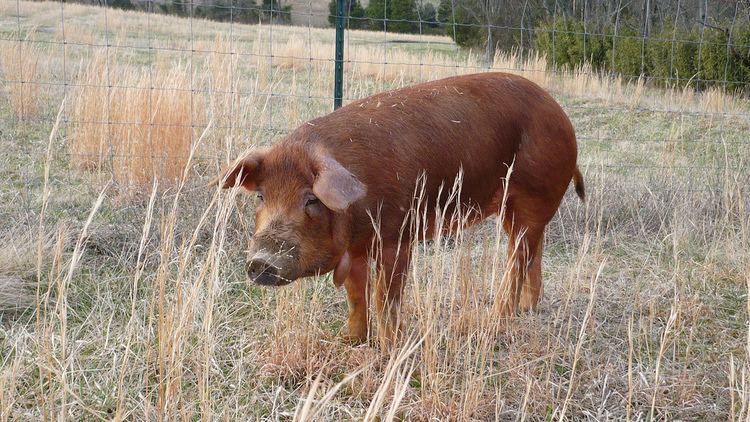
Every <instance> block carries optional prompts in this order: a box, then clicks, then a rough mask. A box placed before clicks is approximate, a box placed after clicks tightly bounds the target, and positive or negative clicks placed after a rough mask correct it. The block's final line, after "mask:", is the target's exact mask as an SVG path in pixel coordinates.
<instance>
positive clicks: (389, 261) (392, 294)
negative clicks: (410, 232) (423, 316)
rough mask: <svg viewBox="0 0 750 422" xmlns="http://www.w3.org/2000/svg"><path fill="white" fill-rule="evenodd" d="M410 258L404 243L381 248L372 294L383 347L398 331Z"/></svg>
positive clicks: (392, 340)
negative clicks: (402, 296)
mask: <svg viewBox="0 0 750 422" xmlns="http://www.w3.org/2000/svg"><path fill="white" fill-rule="evenodd" d="M410 256H411V250H410V246H409V244H408V243H407V244H404V245H401V246H400V247H399V246H393V247H384V248H383V251H382V254H381V256H380V259H379V261H380V262H379V265H378V266H377V269H378V271H377V275H376V277H377V281H376V283H375V293H374V294H375V308H376V311H377V313H378V337H379V339H380V342H381V344H382V345H384V346H388V345H391V344H392V343H393V342H394V341H395V340H396V339H397V337H398V335H399V332H400V328H401V324H400V322H399V313H400V308H401V293H402V292H403V290H404V281H405V280H406V275H407V273H408V270H409V258H410Z"/></svg>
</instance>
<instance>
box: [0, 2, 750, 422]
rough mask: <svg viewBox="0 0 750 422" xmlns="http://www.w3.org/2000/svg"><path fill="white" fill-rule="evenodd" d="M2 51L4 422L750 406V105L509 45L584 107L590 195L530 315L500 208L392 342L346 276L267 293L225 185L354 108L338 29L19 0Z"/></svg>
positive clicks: (248, 204) (421, 280)
mask: <svg viewBox="0 0 750 422" xmlns="http://www.w3.org/2000/svg"><path fill="white" fill-rule="evenodd" d="M0 38H1V39H2V41H0V72H2V86H1V87H0V89H2V91H1V92H0V145H1V146H2V154H1V155H0V180H2V184H0V221H3V222H4V223H3V225H2V226H1V227H0V238H1V239H2V242H0V306H2V309H1V310H0V420H2V421H9V420H14V421H15V420H49V419H72V420H98V419H116V420H145V419H157V420H176V419H190V420H194V419H199V418H200V419H226V420H248V419H249V420H256V419H261V420H295V419H296V420H362V419H365V420H392V419H400V420H494V419H498V420H518V419H520V420H626V419H629V420H676V419H679V420H725V419H731V420H741V419H746V418H748V417H749V416H750V355H749V354H748V353H749V349H748V347H750V334H749V332H748V322H747V321H748V308H750V298H748V288H749V287H750V253H748V251H750V192H749V191H748V186H750V185H749V183H750V168H749V166H748V161H749V160H748V157H750V103H749V102H748V101H747V99H743V98H742V97H739V96H732V95H728V94H724V93H721V92H719V91H707V92H702V93H699V92H694V91H693V90H691V89H674V90H664V89H657V88H653V87H651V86H650V85H649V84H647V83H644V82H643V81H629V80H622V79H619V78H613V77H608V76H604V75H598V74H596V73H595V72H592V71H591V70H590V69H585V68H584V69H577V70H559V71H548V70H546V69H547V66H546V62H545V60H544V58H543V57H536V56H534V55H528V56H524V58H520V57H519V55H516V54H513V53H508V54H499V55H498V57H497V59H496V60H495V64H494V69H495V70H503V71H510V72H514V73H519V74H522V75H525V76H527V77H529V78H530V79H532V80H534V81H536V82H537V83H539V84H540V85H542V86H544V87H546V88H548V89H549V90H550V91H551V92H552V93H553V95H554V96H555V97H556V98H557V100H558V101H559V102H560V103H561V104H562V105H563V108H564V109H565V110H566V112H567V113H568V114H569V116H570V118H571V120H572V121H573V124H574V126H575V128H576V131H577V134H578V140H579V161H580V165H581V168H582V170H583V171H584V173H585V178H586V184H587V190H588V199H587V201H586V202H585V203H580V202H579V201H578V200H577V198H575V195H573V194H572V193H569V194H568V195H567V196H566V198H565V201H564V202H563V204H562V206H561V208H560V210H559V212H558V214H557V216H556V217H555V219H554V220H553V222H552V223H551V224H550V226H549V229H548V232H547V236H546V251H545V256H544V280H545V290H544V296H543V299H542V302H541V305H540V307H539V309H538V311H537V312H536V313H533V314H528V315H522V316H519V317H515V318H511V319H501V318H498V317H497V313H496V312H493V309H494V308H495V300H496V298H497V296H498V294H499V293H498V292H499V289H500V286H499V284H500V280H501V279H502V274H503V272H504V268H505V267H504V260H505V255H504V254H505V252H504V251H505V242H506V239H505V237H504V236H502V235H501V234H500V233H501V230H500V227H499V224H498V221H497V220H496V219H490V220H489V221H487V222H485V223H484V224H482V225H479V226H475V227H472V228H471V229H467V230H463V231H461V232H459V233H456V234H455V236H454V237H453V238H452V239H444V238H441V239H436V240H435V241H432V242H427V243H422V244H418V245H416V249H415V251H416V252H415V258H414V262H413V265H412V268H411V270H410V275H409V285H408V287H407V295H406V300H405V303H404V306H403V315H404V318H405V326H406V327H407V330H406V333H405V336H404V337H405V338H404V340H403V342H402V344H400V345H399V346H398V347H395V348H394V349H393V350H383V349H381V348H379V347H378V346H377V345H376V344H374V343H373V344H364V345H350V344H347V343H346V342H345V341H343V340H342V338H341V331H342V329H343V328H344V322H345V317H346V300H345V294H344V293H343V291H339V290H336V289H335V288H334V286H333V283H332V282H331V280H330V276H323V277H319V278H317V279H306V280H300V281H298V282H296V283H294V284H292V285H291V286H289V287H287V288H280V289H265V288H260V287H256V286H249V285H247V284H246V282H245V278H244V267H243V263H244V256H243V250H244V248H245V245H246V242H247V239H248V234H249V233H250V232H251V228H252V218H251V217H252V214H253V208H254V206H255V200H254V199H253V197H252V195H244V194H242V193H241V192H222V193H218V192H216V191H215V190H213V189H208V188H206V187H205V186H204V185H205V183H206V182H207V181H208V180H209V179H210V178H212V177H214V176H215V175H217V174H218V172H219V168H220V167H221V166H222V165H224V164H225V163H227V162H228V161H230V160H232V159H234V158H235V157H236V156H237V155H239V154H241V153H242V152H243V151H245V150H247V149H250V148H253V147H255V146H258V145H268V144H271V143H273V142H275V141H277V140H278V139H280V138H281V137H282V136H283V135H284V133H287V132H288V131H289V130H291V129H293V128H294V127H296V126H298V125H299V124H301V123H302V122H304V121H306V120H308V119H310V118H313V117H315V116H320V115H322V114H325V113H327V112H329V111H331V109H332V99H331V94H332V92H333V86H332V81H333V65H332V62H331V61H330V58H331V57H333V32H332V31H331V30H327V29H314V28H305V27H280V26H272V27H270V26H244V25H231V26H230V25H228V24H223V23H215V22H207V21H199V20H187V19H181V18H175V17H168V16H149V15H147V14H142V13H134V12H122V11H116V10H111V9H109V10H106V9H103V8H96V7H87V6H80V5H72V4H62V3H47V2H33V3H31V2H15V1H13V2H4V3H2V4H0ZM393 41H398V42H393ZM346 57H347V59H349V60H350V62H349V63H347V65H346V77H345V95H346V97H347V99H354V98H361V97H364V96H367V95H369V94H372V93H375V92H378V91H381V90H385V89H389V88H393V87H399V86H403V85H408V84H411V83H415V82H418V81H424V80H431V79H436V78H439V77H444V76H450V75H455V74H461V73H473V72H480V71H486V70H488V69H487V67H486V66H485V65H484V64H483V63H482V62H481V60H480V59H479V58H478V57H476V56H475V55H473V54H472V53H471V52H467V51H463V50H459V49H457V48H455V46H454V45H453V44H452V43H451V42H450V40H449V39H447V38H443V37H429V36H418V35H396V34H387V35H385V34H383V33H377V32H364V31H351V32H349V33H348V40H347V51H346ZM154 181H156V183H154Z"/></svg>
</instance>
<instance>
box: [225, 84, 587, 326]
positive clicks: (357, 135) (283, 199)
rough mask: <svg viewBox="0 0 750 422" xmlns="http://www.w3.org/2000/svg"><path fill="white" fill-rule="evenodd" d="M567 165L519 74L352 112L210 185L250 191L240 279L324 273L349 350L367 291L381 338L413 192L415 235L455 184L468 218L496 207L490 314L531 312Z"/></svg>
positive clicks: (556, 130)
mask: <svg viewBox="0 0 750 422" xmlns="http://www.w3.org/2000/svg"><path fill="white" fill-rule="evenodd" d="M576 155H577V147H576V137H575V132H574V130H573V126H572V125H571V123H570V121H569V120H568V117H567V116H566V115H565V112H564V111H563V110H562V108H560V106H559V105H558V104H557V103H556V102H555V100H554V99H553V98H552V97H551V96H550V95H549V94H548V93H547V92H545V91H544V90H543V89H542V88H540V87H539V86H538V85H536V84H534V83H533V82H531V81H529V80H527V79H524V78H522V77H520V76H516V75H511V74H506V73H482V74H474V75H465V76H457V77H452V78H447V79H441V80H438V81H433V82H427V83H423V84H419V85H414V86H411V87H406V88H402V89H398V90H394V91H388V92H384V93H380V94H377V95H373V96H372V97H368V98H365V99H363V100H359V101H355V102H352V103H351V104H348V105H346V106H345V107H342V108H340V109H338V110H336V111H334V112H333V113H331V114H328V115H326V116H324V117H320V118H317V119H314V120H311V121H309V122H307V123H305V124H303V125H302V126H300V127H299V128H298V129H296V130H295V131H294V132H293V133H292V134H290V135H289V136H287V137H286V138H284V139H283V140H282V141H280V142H278V143H277V144H275V145H274V146H273V147H271V148H270V149H268V150H266V151H258V152H254V153H251V154H249V155H247V156H245V157H243V158H241V159H240V160H238V161H237V162H236V163H235V164H234V166H232V167H230V168H229V170H228V171H226V173H225V174H224V175H223V176H222V177H221V178H220V179H219V180H217V183H219V184H221V186H222V187H223V188H230V187H234V186H243V187H244V188H245V189H247V190H249V191H255V192H257V194H258V198H259V200H260V203H259V205H258V207H257V211H256V215H255V234H254V236H253V237H252V240H251V242H250V247H249V253H248V260H247V264H246V267H247V274H248V276H249V278H250V279H251V280H252V281H254V282H255V283H257V284H260V285H266V286H281V285H284V284H287V283H291V282H292V281H294V280H296V279H298V278H300V277H307V276H312V275H316V274H323V273H327V272H329V271H333V282H334V283H335V284H336V286H341V285H342V284H343V285H344V287H345V288H346V293H347V297H348V302H349V321H348V330H349V336H350V337H351V338H352V339H353V340H364V339H366V338H367V335H368V317H367V313H368V304H369V299H370V293H369V292H370V284H371V283H372V284H374V286H373V287H374V289H373V295H374V300H375V306H376V310H377V314H378V315H377V316H378V318H377V320H378V330H379V333H380V334H381V336H382V337H383V338H392V337H393V336H394V335H395V334H396V333H397V332H398V327H399V324H398V323H397V316H398V313H397V311H398V305H399V303H400V297H401V293H402V290H403V281H404V278H405V274H406V272H407V268H408V265H409V257H410V251H411V244H412V243H413V241H414V240H417V238H420V239H421V238H430V237H431V236H432V235H433V232H434V230H427V231H424V232H422V233H419V234H418V235H414V234H412V233H410V230H409V229H406V230H404V227H405V226H406V227H408V226H409V223H408V221H407V220H408V219H410V218H414V215H415V213H413V212H410V209H413V205H414V203H415V196H420V199H421V202H420V209H422V210H430V211H429V212H424V213H421V212H420V213H417V214H422V215H424V216H426V218H427V220H426V221H423V222H422V224H424V226H423V227H427V228H432V227H433V225H434V223H435V221H434V220H435V212H434V209H435V207H438V206H439V207H445V208H447V212H448V215H451V209H453V210H455V208H454V206H453V204H451V203H449V201H448V199H447V198H448V191H450V190H451V187H452V186H453V185H454V182H455V181H456V180H459V183H460V196H459V197H458V199H457V201H454V202H458V205H459V210H461V211H462V212H464V213H465V214H467V215H469V216H470V218H468V220H470V221H472V222H475V221H479V220H481V219H483V218H486V217H487V216H490V215H492V214H495V213H499V212H500V211H501V209H503V210H504V215H503V216H502V218H503V225H504V228H505V230H506V232H507V233H508V236H509V242H508V245H509V246H508V256H509V259H510V260H512V261H513V262H512V265H511V268H512V269H511V274H510V277H509V280H510V287H509V291H510V292H511V294H510V295H509V298H508V299H507V303H506V305H505V310H504V313H505V314H512V313H515V312H517V311H519V310H521V311H523V310H528V309H532V308H534V307H535V306H536V304H537V302H538V300H539V296H540V293H541V291H542V266H541V263H542V247H543V236H544V229H545V226H546V225H547V223H548V222H549V221H550V219H551V218H552V216H553V215H554V214H555V212H556V211H557V208H558V207H559V204H560V201H561V200H562V197H563V195H564V194H565V192H566V190H567V187H568V185H569V184H570V182H571V180H572V181H573V182H574V185H575V190H576V192H577V194H578V196H579V197H580V198H581V199H583V198H584V187H583V178H582V176H581V173H580V171H579V170H578V168H577V167H576ZM510 166H512V173H511V175H510V177H507V182H506V176H507V174H508V169H509V167H510ZM459 174H462V177H460V178H458V179H457V176H459ZM506 185H507V187H506ZM503 200H505V207H502V206H501V205H502V203H503ZM405 222H406V223H405ZM376 238H377V239H378V241H377V242H374V239H376ZM374 247H375V248H377V251H374V250H372V249H373V248H374ZM373 256H375V257H376V258H374V259H375V260H376V262H375V269H376V275H375V279H374V280H370V267H369V260H370V259H373V258H371V257H373Z"/></svg>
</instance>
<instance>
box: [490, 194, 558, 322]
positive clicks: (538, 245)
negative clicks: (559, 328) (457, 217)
mask: <svg viewBox="0 0 750 422" xmlns="http://www.w3.org/2000/svg"><path fill="white" fill-rule="evenodd" d="M534 202H535V201H533V200H529V198H528V197H524V196H523V195H509V197H508V201H507V203H506V209H505V215H504V216H503V227H504V229H505V232H506V233H507V234H508V267H507V268H508V269H507V274H506V275H505V277H503V280H504V281H505V282H506V283H507V284H506V285H505V286H503V287H504V289H503V290H502V293H501V295H502V297H501V302H500V303H501V305H500V306H501V313H502V314H503V315H506V316H508V315H514V314H516V313H518V312H519V311H528V310H532V309H534V308H535V307H536V304H537V303H538V301H539V297H540V296H541V293H542V249H543V243H544V242H543V239H544V228H545V226H546V222H547V221H545V220H546V219H540V218H539V214H538V213H537V212H535V209H534V207H533V204H534Z"/></svg>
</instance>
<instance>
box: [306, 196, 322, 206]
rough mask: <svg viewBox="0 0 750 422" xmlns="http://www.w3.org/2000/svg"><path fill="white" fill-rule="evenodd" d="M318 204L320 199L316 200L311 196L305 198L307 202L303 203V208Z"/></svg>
mask: <svg viewBox="0 0 750 422" xmlns="http://www.w3.org/2000/svg"><path fill="white" fill-rule="evenodd" d="M319 203H320V199H318V198H316V197H314V196H311V197H309V198H307V201H305V206H306V207H309V206H311V205H316V204H319Z"/></svg>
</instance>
